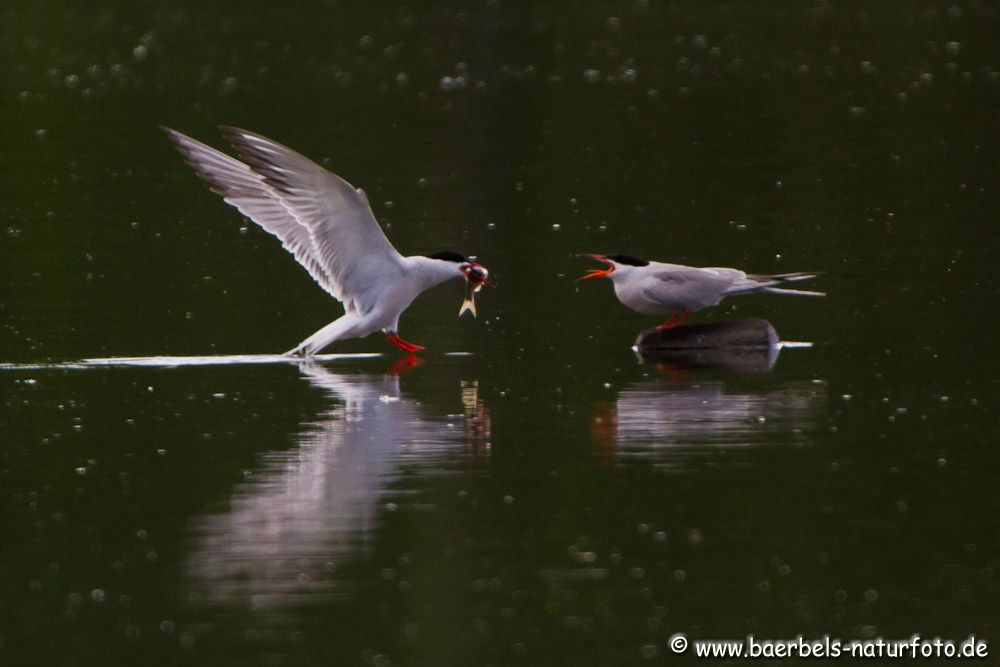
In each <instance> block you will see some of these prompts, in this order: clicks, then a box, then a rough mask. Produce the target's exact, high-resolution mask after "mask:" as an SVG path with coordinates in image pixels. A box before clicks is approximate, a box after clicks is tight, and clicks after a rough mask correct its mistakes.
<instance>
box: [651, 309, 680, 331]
mask: <svg viewBox="0 0 1000 667" xmlns="http://www.w3.org/2000/svg"><path fill="white" fill-rule="evenodd" d="M675 326H677V313H671V314H670V317H668V318H667V321H666V322H664V323H663V324H661V325H660V326H658V327H656V328H657V329H673V328H674V327H675Z"/></svg>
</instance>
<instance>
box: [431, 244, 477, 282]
mask: <svg viewBox="0 0 1000 667" xmlns="http://www.w3.org/2000/svg"><path fill="white" fill-rule="evenodd" d="M427 257H430V258H431V259H437V260H441V261H442V262H451V263H452V264H454V265H455V270H456V271H458V273H459V275H461V276H462V277H463V278H465V279H466V280H467V281H468V282H470V283H472V284H474V285H484V284H485V283H486V282H487V281H488V280H489V277H490V272H489V271H488V270H487V269H486V267H485V266H483V265H482V264H480V263H479V262H477V261H475V258H474V257H466V256H465V255H462V254H459V253H457V252H453V251H451V250H442V251H441V252H436V253H434V254H433V255H427Z"/></svg>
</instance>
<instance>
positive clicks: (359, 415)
mask: <svg viewBox="0 0 1000 667" xmlns="http://www.w3.org/2000/svg"><path fill="white" fill-rule="evenodd" d="M301 372H302V374H303V375H304V376H305V377H306V378H307V379H308V380H309V382H310V383H311V384H312V385H314V386H316V387H318V388H321V389H323V390H325V391H327V392H329V393H330V395H331V396H332V397H334V398H335V399H336V400H337V402H336V405H334V406H332V407H331V408H330V410H329V411H327V412H325V413H324V414H322V415H320V417H319V418H318V419H316V420H315V421H313V422H310V423H306V424H304V425H303V426H302V429H301V431H300V433H299V435H298V438H297V443H296V446H295V447H293V448H291V449H290V450H287V451H272V452H269V453H267V454H265V455H264V456H263V459H262V461H261V463H260V465H259V467H258V468H257V469H256V470H254V471H253V473H252V476H251V477H250V478H249V479H248V480H247V481H246V482H244V483H242V484H240V485H239V486H237V488H236V489H235V490H234V491H233V495H232V499H231V501H230V502H229V505H228V507H227V509H226V511H224V512H221V513H218V514H211V515H207V516H202V517H199V518H197V519H196V520H195V521H194V525H193V527H192V528H193V529H192V533H193V535H194V544H193V545H192V548H191V556H190V557H189V560H188V564H187V577H188V583H189V590H190V591H191V593H192V595H191V597H192V599H193V600H195V601H197V602H200V603H206V604H224V605H226V606H230V607H233V606H235V607H251V608H254V609H265V610H278V609H281V608H285V607H289V606H291V605H297V604H302V603H317V602H324V601H328V600H329V599H330V598H331V596H335V595H336V594H337V592H338V585H339V584H338V580H337V578H336V576H335V573H336V571H337V569H338V568H339V567H340V565H341V564H342V563H343V562H344V561H346V560H347V558H348V557H351V556H355V555H357V554H358V553H361V552H363V551H364V549H365V544H366V542H367V541H368V540H369V539H370V538H371V536H372V533H373V530H374V529H375V528H376V527H377V526H378V523H379V516H380V514H381V513H383V512H387V511H421V510H424V511H427V510H431V509H433V508H432V507H429V506H427V505H420V504H418V502H417V501H416V499H415V496H413V495H410V496H406V495H404V494H406V493H407V492H408V491H412V490H413V489H412V487H413V485H414V482H413V481H412V480H410V479H408V481H407V489H406V490H398V489H397V490H396V491H395V492H394V493H393V497H392V498H389V497H388V496H389V494H390V492H391V491H390V487H391V486H392V485H393V483H394V482H397V481H398V480H399V478H400V477H401V475H402V474H403V472H404V471H406V472H412V471H413V469H414V468H422V469H423V471H424V472H439V471H440V470H442V469H445V468H446V467H447V466H448V464H449V462H452V463H453V462H454V460H455V457H458V459H459V460H465V459H467V458H468V457H469V456H477V457H481V456H485V455H488V451H489V450H488V448H489V442H488V438H489V433H490V418H489V412H488V409H487V408H486V406H485V405H484V404H483V402H482V401H481V400H480V399H479V397H478V391H477V385H476V384H475V383H466V382H463V383H462V384H461V385H460V387H459V388H460V394H461V398H462V403H463V406H464V411H463V414H461V415H451V416H440V417H428V416H425V415H424V414H423V409H422V407H421V405H420V403H419V402H418V401H417V400H415V399H414V398H411V397H408V396H406V395H405V394H404V393H402V392H401V391H400V378H399V377H398V376H396V375H386V376H371V375H343V374H337V373H332V372H330V371H329V370H327V369H325V368H324V367H322V366H319V365H303V366H302V367H301ZM391 501H395V502H391Z"/></svg>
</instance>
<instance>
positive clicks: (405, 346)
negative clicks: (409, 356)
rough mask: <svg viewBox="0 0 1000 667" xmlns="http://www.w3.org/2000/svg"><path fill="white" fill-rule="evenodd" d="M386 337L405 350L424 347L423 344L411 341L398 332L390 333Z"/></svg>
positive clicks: (413, 350) (417, 349)
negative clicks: (401, 336)
mask: <svg viewBox="0 0 1000 667" xmlns="http://www.w3.org/2000/svg"><path fill="white" fill-rule="evenodd" d="M385 339H386V340H387V341H389V342H390V343H392V344H393V345H395V346H396V347H398V348H399V349H401V350H402V351H403V352H417V351H419V350H423V349H424V346H423V345H417V344H416V343H409V342H407V341H405V340H403V339H402V338H400V337H399V336H398V335H397V334H388V335H387V336H386V337H385Z"/></svg>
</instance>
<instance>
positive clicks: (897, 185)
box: [0, 1, 1000, 665]
mask: <svg viewBox="0 0 1000 667" xmlns="http://www.w3.org/2000/svg"><path fill="white" fill-rule="evenodd" d="M275 4H279V5H281V6H277V7H276V6H273V5H275ZM998 27H1000V9H998V6H997V3H995V2H983V1H975V2H960V3H956V4H954V5H952V4H950V3H937V2H830V3H826V2H822V3H800V2H780V1H773V2H754V3H733V4H721V3H716V2H679V3H671V4H664V3H656V2H627V3H622V2H609V3H597V2H565V3H561V2H560V3H516V2H476V3H458V2H454V3H448V2H427V3H423V2H421V3H416V2H414V3H363V2H357V3H354V2H344V3H338V2H327V3H314V2H303V3H254V2H251V3H246V2H239V3H237V2H217V3H195V2H190V3H185V2H157V3H153V2H103V3H96V2H95V3H75V2H44V1H43V2H16V3H15V4H14V6H13V7H10V6H8V7H7V8H6V9H2V10H0V59H2V60H0V64H2V70H3V74H2V76H0V133H2V144H0V151H2V153H0V351H2V358H0V361H3V362H5V363H8V364H38V363H47V362H59V361H65V360H72V359H78V358H81V357H95V356H133V355H197V354H216V353H219V354H222V353H226V354H229V353H234V354H236V353H264V352H281V351H283V350H286V349H288V348H290V347H291V346H292V345H294V344H295V343H297V342H298V341H300V340H301V339H303V338H304V337H305V336H307V335H308V334H309V333H311V332H312V331H314V330H315V329H317V328H319V327H320V326H322V325H323V324H325V323H326V322H328V321H330V320H331V319H333V318H334V317H335V316H337V314H338V312H339V308H338V306H337V305H336V304H335V303H333V302H331V301H330V299H329V298H328V297H327V295H326V294H325V293H324V292H323V291H322V290H320V289H319V288H317V287H316V286H314V285H313V284H312V283H311V281H310V279H309V278H308V276H307V274H306V273H305V272H304V271H303V270H301V268H300V267H298V266H297V265H296V264H295V262H294V261H293V260H292V259H291V258H290V257H289V256H287V255H286V254H285V253H284V252H283V251H282V250H281V249H280V247H279V246H278V244H277V243H276V242H275V241H274V239H272V238H271V237H269V236H267V235H266V234H264V233H263V232H261V231H259V230H258V229H256V228H255V227H254V226H253V225H251V224H249V223H247V222H245V221H241V218H240V215H239V214H238V213H237V212H236V211H235V210H233V209H231V208H229V207H227V206H225V205H224V204H223V203H222V202H221V201H220V200H219V198H218V197H216V196H215V195H213V194H211V193H210V192H208V190H207V189H206V188H205V187H204V185H203V184H202V183H200V182H198V180H197V179H196V178H195V177H194V176H193V175H192V174H191V173H190V170H189V169H188V168H187V167H186V166H184V165H183V163H182V162H181V160H180V158H179V156H178V155H177V154H176V153H175V152H174V151H173V150H172V148H171V147H170V145H169V143H168V142H167V141H166V139H165V138H164V136H163V135H162V134H161V133H160V132H159V130H158V129H157V126H158V125H161V124H163V125H168V126H171V127H174V128H177V129H179V130H181V131H183V132H186V133H188V134H191V135H192V136H194V137H196V138H200V139H202V140H206V141H208V143H211V144H214V145H216V146H219V145H221V142H219V141H218V140H217V138H216V137H217V133H216V131H215V129H214V128H215V126H216V125H218V124H221V123H225V124H233V125H239V126H243V127H247V128H249V129H252V130H256V131H259V132H262V133H264V134H266V135H269V136H272V137H274V138H275V139H277V140H279V141H281V142H283V143H286V144H288V145H290V146H292V147H294V148H296V149H298V150H300V151H301V152H303V153H304V154H306V155H308V156H310V157H312V158H314V159H316V160H318V161H321V162H322V163H324V164H326V165H327V166H329V167H330V168H331V169H333V170H334V171H336V172H337V173H339V174H341V175H342V176H344V177H345V178H347V179H348V180H350V181H351V182H352V183H354V184H356V185H359V186H361V187H364V188H365V189H366V190H367V191H368V193H369V196H370V198H371V201H372V204H373V208H374V210H375V213H376V215H377V216H378V217H379V219H380V220H381V221H382V223H383V224H384V225H385V226H386V227H387V233H388V235H389V237H390V238H391V240H392V241H393V242H394V243H395V244H396V245H397V247H398V248H399V249H400V251H402V252H403V253H404V254H406V253H425V252H433V251H436V250H440V249H443V248H448V249H453V250H457V251H459V252H463V253H467V254H475V255H477V256H478V257H479V259H480V261H482V262H483V263H484V264H486V265H487V266H488V267H489V268H490V270H491V272H492V274H493V275H494V276H495V277H496V284H495V286H493V287H492V288H490V289H488V290H485V291H484V292H483V293H481V295H480V319H478V320H476V321H472V320H471V319H468V318H463V319H462V320H457V319H456V318H455V314H456V313H457V310H458V306H459V303H460V300H461V287H460V285H459V284H458V283H454V284H449V285H447V286H444V287H441V288H439V289H437V290H435V291H434V292H432V293H430V294H428V295H426V296H424V297H422V298H421V299H420V300H419V301H418V302H417V303H416V304H415V306H414V307H413V308H412V309H411V311H409V312H407V314H406V315H405V316H404V318H403V320H402V324H401V334H402V335H403V336H404V337H405V338H407V339H408V340H413V341H415V342H418V343H422V344H425V345H427V346H428V347H429V351H428V353H427V354H426V355H425V360H426V363H425V364H424V365H423V366H421V367H419V368H416V369H414V370H413V371H412V372H410V373H409V374H407V375H405V376H403V377H402V378H401V380H400V385H401V394H400V395H399V396H396V395H395V394H394V393H393V391H394V390H393V388H392V386H391V384H392V382H391V380H389V383H390V384H389V385H388V386H389V388H388V389H386V388H385V387H386V385H385V384H384V383H385V382H386V380H385V379H384V378H383V375H384V372H385V370H386V368H387V367H388V366H389V365H390V364H391V363H392V362H393V361H394V360H395V359H396V355H395V354H394V352H393V353H390V352H389V351H388V350H389V349H390V348H388V346H386V345H385V344H384V343H383V341H382V340H381V339H380V337H373V338H371V339H367V340H363V341H352V342H349V343H345V344H343V345H338V346H337V351H344V352H352V351H353V352H359V351H380V352H386V356H385V357H383V358H379V359H374V360H347V361H339V362H334V363H332V364H330V365H329V366H327V369H326V372H327V373H330V374H335V375H336V377H335V378H334V380H332V382H333V383H334V385H336V387H339V389H335V390H331V389H330V388H329V382H331V381H328V382H327V385H324V383H323V381H321V380H317V377H316V375H315V374H314V375H312V376H310V374H309V373H310V371H309V369H301V370H300V369H297V368H296V367H294V366H287V365H279V366H235V367H210V368H177V369H156V368H111V369H88V370H71V369H65V368H45V369H42V368H35V369H29V368H25V367H21V368H11V367H8V368H7V369H5V370H3V371H2V373H0V392H2V397H3V402H2V412H0V521H2V524H0V525H2V533H0V661H2V662H4V663H5V664H7V663H12V664H13V663H18V662H21V663H32V662H33V663H38V662H42V661H45V662H47V663H48V664H84V663H93V662H95V661H111V660H118V661H121V660H126V659H127V660H131V661H133V662H135V661H139V660H142V661H143V662H157V661H165V662H180V661H185V662H190V661H195V662H202V663H211V664H220V663H229V664H247V663H248V662H250V663H254V664H257V663H259V664H311V663H315V664H335V663H347V664H386V663H385V661H389V663H391V664H428V665H430V664H434V665H440V664H455V665H464V664H497V665H499V664H508V663H525V664H631V663H635V662H641V661H645V660H647V659H652V660H664V659H666V658H669V657H671V656H670V653H669V650H668V648H667V638H668V637H670V635H672V634H673V633H674V632H678V631H683V632H686V633H688V635H689V636H690V637H691V638H698V637H732V638H741V637H743V636H744V635H746V634H747V633H749V632H753V633H755V634H757V635H758V636H761V637H793V636H795V635H797V634H799V633H805V634H807V635H813V636H818V635H821V634H823V633H829V634H831V635H833V636H836V637H843V638H845V639H850V638H856V637H868V636H874V635H882V636H886V637H909V636H910V635H911V634H913V633H920V634H922V635H924V636H935V635H941V636H944V637H947V638H954V639H964V638H965V637H966V636H968V634H970V633H976V634H977V635H979V636H982V637H986V638H988V639H993V640H995V639H998V635H1000V633H998V630H997V627H996V618H997V610H998V609H1000V599H998V597H1000V596H998V592H1000V585H998V583H997V580H996V571H997V568H998V566H1000V563H998V551H997V546H998V529H1000V527H998V520H997V517H998V515H1000V484H998V482H1000V474H998V468H997V466H998V463H1000V455H998V452H997V446H998V432H1000V428H998V422H997V418H996V409H997V398H998V395H1000V391H998V385H997V380H996V377H997V376H996V374H997V371H998V363H997V362H998V355H997V353H996V351H995V350H996V336H997V333H998V331H997V325H996V319H995V318H996V315H995V309H996V305H997V302H998V298H997V297H998V280H997V276H996V268H995V263H996V260H995V258H996V256H997V250H998V248H997V245H998V244H997V233H996V222H997V219H998V214H1000V203H998V202H1000V199H998V194H1000V185H998V177H1000V173H998V172H1000V169H998V164H1000V33H998ZM445 77H452V80H451V81H449V80H445ZM456 77H458V78H459V79H460V82H459V84H457V85H456V84H455V83H454V78H456ZM463 81H464V85H463V84H462V83H461V82H463ZM554 225H559V227H558V228H557V229H554ZM241 228H246V229H245V231H241ZM588 251H589V252H608V253H613V252H626V253H630V254H634V255H638V256H644V257H650V258H654V259H661V260H666V261H674V262H680V263H688V264H695V265H717V266H737V267H740V268H745V269H747V270H751V271H756V272H785V271H797V270H821V271H823V272H824V275H823V276H822V277H821V278H820V279H819V280H817V281H816V282H815V283H814V284H815V286H816V289H823V290H825V291H827V292H828V293H829V296H828V298H826V299H825V300H806V299H782V298H778V297H771V298H765V297H750V298H745V299H742V300H737V299H733V300H730V301H727V302H725V303H724V304H723V306H721V307H720V308H717V309H716V310H715V311H714V312H710V313H706V314H704V315H701V316H700V318H701V319H702V320H704V319H713V318H715V319H719V318H732V317H739V316H757V317H765V318H767V319H768V320H770V321H771V322H772V323H773V324H774V325H775V326H776V328H777V329H778V331H779V332H780V333H781V334H782V336H783V338H785V339H790V340H801V341H812V342H814V343H815V346H814V347H813V348H812V349H808V350H786V351H785V352H784V353H783V354H782V357H781V359H780V360H779V361H778V363H777V366H776V367H775V370H774V371H773V372H772V373H770V374H765V375H753V376H740V375H735V374H724V373H705V372H683V371H677V370H676V369H669V368H668V369H664V368H657V367H655V366H640V365H639V364H637V363H636V361H635V359H634V357H633V355H632V353H631V352H630V351H629V346H630V345H631V343H632V341H633V339H634V337H635V334H636V332H637V331H639V330H640V329H642V328H645V327H647V326H650V325H652V324H654V323H655V322H653V321H650V320H648V319H646V318H643V317H641V316H638V315H635V314H634V313H631V312H630V311H627V310H626V309H624V308H623V307H621V306H620V305H619V304H618V303H617V302H616V301H615V300H614V296H613V294H612V291H611V289H610V286H609V285H607V284H592V283H582V284H579V283H575V282H574V280H573V279H574V278H575V277H577V276H578V275H580V274H582V273H583V272H584V270H585V269H586V268H588V267H589V266H590V264H589V263H588V262H587V261H584V260H579V259H575V258H573V254H574V253H577V252H588ZM450 351H467V352H472V353H473V355H472V356H462V357H454V356H452V357H449V356H445V355H444V353H445V352H450ZM317 372H319V371H314V373H317ZM344 386H347V387H353V388H354V391H355V393H351V391H347V392H346V393H345V391H344V389H343V387H344ZM463 387H464V392H465V401H464V404H463V394H462V392H463ZM473 390H475V394H476V395H475V396H472V394H473ZM383 396H387V397H391V398H399V399H400V400H399V401H394V400H391V399H390V398H386V399H385V400H382V399H381V397H383ZM385 429H388V430H385ZM369 436H371V438H374V439H372V440H371V442H369V443H368V444H365V443H366V438H367V437H369ZM375 440H378V443H382V445H384V444H385V443H386V442H389V443H395V445H394V447H393V448H390V450H388V451H386V450H384V449H383V450H382V451H383V454H382V455H375V454H372V457H371V458H372V460H377V461H380V462H381V463H379V464H378V465H374V464H373V465H372V467H370V468H366V467H365V466H364V465H362V466H361V467H360V468H358V469H357V474H355V475H350V474H345V473H344V466H348V468H349V466H350V465H354V464H357V463H358V462H359V461H360V462H364V461H365V456H366V452H368V451H369V450H368V449H367V448H368V447H370V448H371V451H372V452H375V451H377V450H378V443H376V442H375ZM327 450H328V455H324V454H323V452H324V451H327ZM341 451H350V452H352V453H353V456H354V458H353V459H351V458H348V459H347V460H348V463H344V462H343V461H342V460H341V459H339V458H338V456H339V455H338V454H336V453H337V452H341ZM317 456H318V457H319V458H318V459H317V458H316V457H317ZM379 456H381V458H379ZM324 457H326V458H324ZM350 461H353V462H354V463H353V464H352V463H350ZM81 471H82V474H81ZM352 483H356V484H357V485H358V489H359V491H358V493H359V494H360V495H359V496H358V497H360V498H361V499H362V501H361V502H358V503H355V504H350V503H348V504H347V505H344V504H343V503H342V502H341V501H340V498H341V496H340V495H339V494H340V493H341V490H342V489H348V490H349V487H350V484H352ZM345 485H346V486H345ZM306 487H308V488H309V489H311V492H310V493H311V495H310V493H305V491H303V494H305V495H304V496H302V497H308V498H312V500H313V502H312V503H311V504H310V503H305V504H304V505H303V506H301V507H298V506H296V505H295V504H294V503H292V504H291V505H286V501H287V500H288V498H289V497H297V496H295V494H294V493H293V492H291V491H289V493H290V494H291V496H285V497H283V496H281V495H280V493H278V492H277V491H276V489H281V488H302V489H304V488H306ZM274 493H278V495H276V496H273V497H272V496H270V495H269V494H274ZM268 498H272V499H271V500H268ZM255 503H256V504H255ZM248 507H249V508H251V509H249V510H247V509H246V508H248ZM253 508H256V509H253ZM244 510H246V511H244ZM255 512H256V514H255ZM281 512H285V513H286V520H285V524H282V523H281V522H280V521H279V522H278V525H279V526H281V525H285V527H286V528H287V532H286V533H282V532H281V530H276V531H270V530H265V528H264V525H263V524H261V523H253V521H251V522H250V524H248V525H245V526H243V532H242V533H240V532H239V530H238V529H237V528H234V526H235V525H236V524H237V522H238V521H239V520H241V518H243V519H245V518H246V517H247V516H249V517H254V516H257V518H258V519H259V520H261V521H265V522H266V520H267V519H268V517H270V518H272V519H273V518H274V516H279V515H280V514H281ZM272 515H273V516H272ZM289 517H290V518H289ZM234 531H235V532H234ZM236 534H240V535H243V537H246V536H247V535H249V536H250V537H251V539H249V541H247V542H246V543H242V542H239V540H236V542H233V541H232V539H234V538H233V536H234V535H236ZM205 563H208V565H205ZM222 563H225V565H223V564H222ZM295 582H298V583H297V584H296V583H295Z"/></svg>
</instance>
